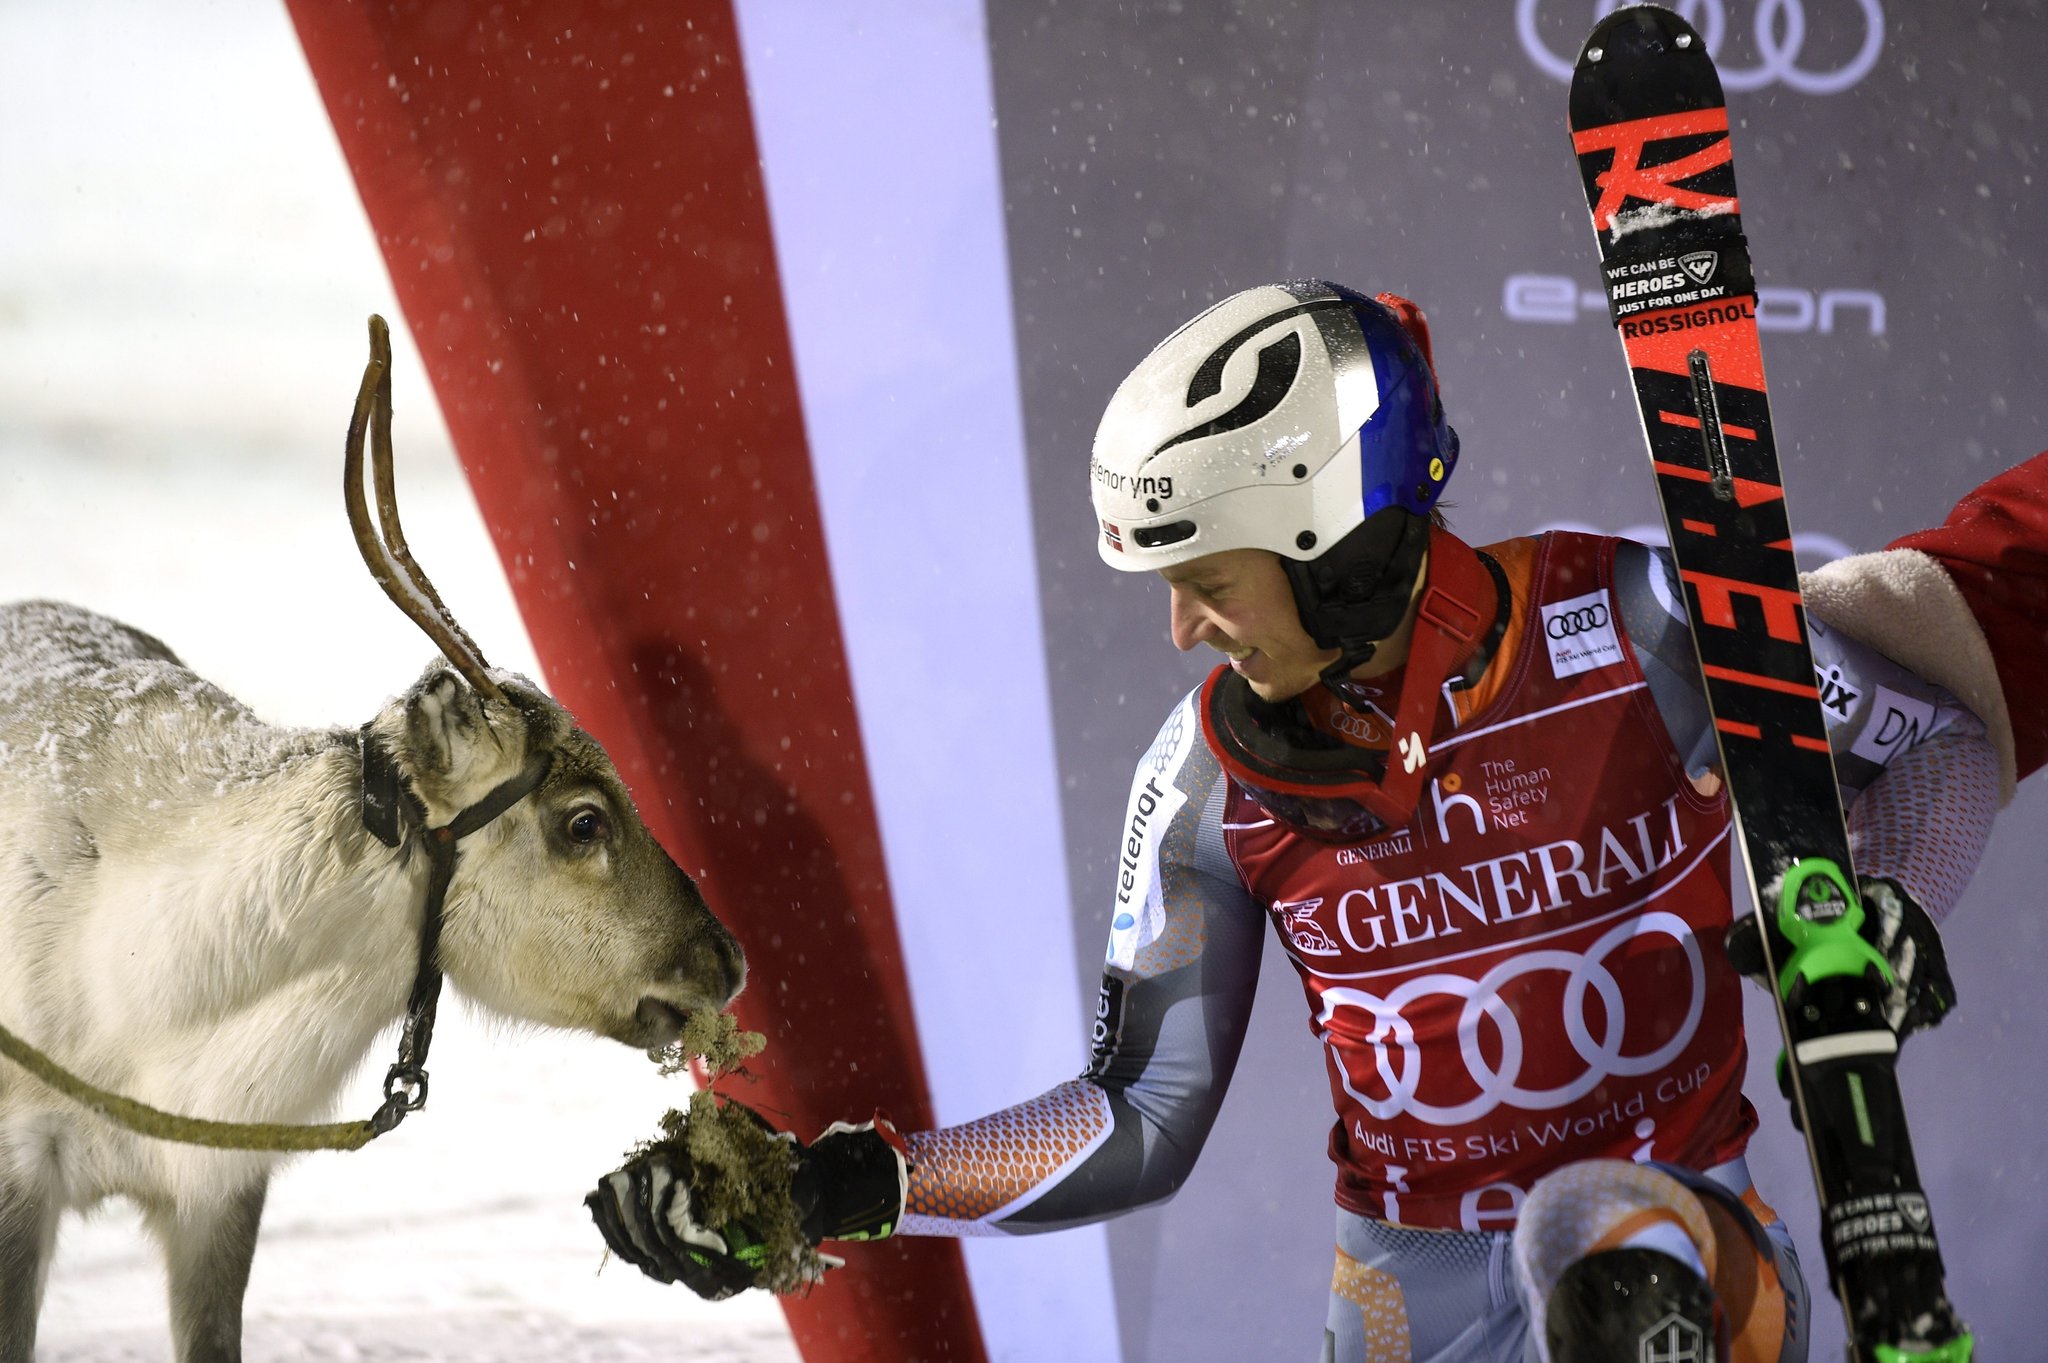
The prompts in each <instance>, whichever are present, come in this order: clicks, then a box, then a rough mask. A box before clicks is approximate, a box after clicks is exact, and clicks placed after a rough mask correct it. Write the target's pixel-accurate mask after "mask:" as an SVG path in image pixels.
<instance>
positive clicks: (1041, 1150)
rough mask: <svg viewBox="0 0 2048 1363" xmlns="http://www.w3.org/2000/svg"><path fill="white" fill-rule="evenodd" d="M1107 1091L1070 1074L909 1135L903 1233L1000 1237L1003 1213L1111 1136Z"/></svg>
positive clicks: (1027, 1198)
mask: <svg viewBox="0 0 2048 1363" xmlns="http://www.w3.org/2000/svg"><path fill="white" fill-rule="evenodd" d="M1112 1120H1113V1117H1112V1114H1111V1112H1110V1106H1109V1095H1108V1094H1106V1093H1104V1092H1103V1091H1102V1090H1101V1089H1099V1088H1097V1087H1096V1086H1095V1085H1093V1084H1091V1083H1089V1082H1087V1081H1086V1080H1083V1079H1073V1080H1069V1081H1068V1082H1066V1083H1064V1084H1061V1085H1060V1086H1059V1087H1058V1088H1056V1089H1053V1090H1052V1091H1050V1092H1048V1093H1043V1094H1040V1095H1039V1096H1038V1097H1036V1098H1033V1099H1031V1100H1030V1101H1029V1102H1024V1103H1019V1104H1018V1105H1017V1106H1015V1107H1012V1108H1005V1109H1004V1110H1003V1111H1001V1112H998V1113H996V1114H994V1115H993V1116H989V1117H982V1118H979V1119H977V1120H975V1121H971V1122H967V1123H964V1124H963V1125H960V1126H949V1127H946V1128H944V1129H942V1130H939V1131H913V1132H910V1133H908V1134H906V1135H905V1137H904V1141H905V1143H906V1144H907V1145H908V1147H909V1152H910V1155H909V1158H910V1192H909V1196H908V1197H907V1198H906V1199H905V1200H904V1208H903V1210H904V1216H903V1229H902V1232H901V1233H902V1234H904V1235H1000V1234H1002V1233H1003V1231H1002V1229H1001V1227H999V1226H997V1225H995V1224H992V1218H993V1217H995V1216H996V1215H997V1214H998V1213H1000V1212H1003V1211H1005V1210H1007V1209H1011V1208H1013V1207H1015V1206H1016V1205H1018V1204H1019V1203H1028V1202H1030V1201H1031V1200H1033V1199H1035V1198H1036V1196H1037V1195H1038V1193H1040V1192H1041V1191H1043V1190H1044V1189H1045V1188H1047V1187H1048V1186H1050V1185H1051V1184H1053V1183H1054V1182H1056V1181H1057V1180H1058V1178H1059V1176H1060V1175H1061V1174H1063V1173H1064V1172H1066V1171H1067V1170H1068V1169H1070V1168H1072V1167H1073V1166H1074V1165H1076V1164H1078V1163H1079V1162H1080V1161H1082V1160H1083V1159H1086V1158H1087V1157H1088V1155H1089V1154H1090V1153H1091V1152H1092V1151H1093V1150H1094V1149H1095V1148H1096V1147H1097V1146H1098V1145H1100V1144H1101V1143H1102V1141H1103V1140H1104V1139H1105V1138H1106V1137H1107V1136H1108V1135H1109V1130H1110V1126H1111V1123H1112Z"/></svg>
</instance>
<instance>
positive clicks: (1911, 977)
mask: <svg viewBox="0 0 2048 1363" xmlns="http://www.w3.org/2000/svg"><path fill="white" fill-rule="evenodd" d="M1856 884H1857V888H1858V891H1859V893H1860V895H1861V897H1862V900H1863V937H1864V939H1865V940H1866V941H1868V942H1869V943H1870V944H1871V945H1872V946H1874V947H1876V948H1877V949H1878V950H1879V951H1880V952H1882V953H1883V954H1884V958H1885V960H1886V962H1887V963H1889V964H1890V966H1891V968H1892V982H1891V985H1890V987H1889V988H1888V989H1887V990H1886V992H1885V998H1884V1004H1883V1008H1884V1020H1885V1022H1886V1023H1887V1024H1889V1025H1890V1027H1891V1029H1892V1030H1893V1031H1894V1032H1896V1033H1898V1035H1899V1039H1900V1040H1902V1041H1903V1040H1904V1039H1905V1038H1906V1037H1908V1036H1911V1035H1912V1034H1913V1033H1914V1032H1917V1031H1921V1030H1923V1029H1925V1028H1928V1027H1932V1026H1934V1025H1935V1024H1936V1023H1938V1022H1940V1021H1941V1020H1942V1018H1943V1017H1945V1016H1947V1014H1948V1011H1949V1010H1950V1009H1951V1008H1953V1007H1955V1003H1956V988H1955V983H1954V982H1953V981H1952V980H1950V978H1949V973H1948V955H1947V953H1945V952H1944V951H1943V950H1942V948H1941V933H1940V931H1939V930H1938V929H1936V927H1935V926H1934V920H1933V919H1931V918H1929V917H1928V916H1927V911H1926V910H1925V909H1923V908H1921V907H1920V906H1919V904H1917V903H1915V902H1914V900H1913V896H1912V895H1910V894H1907V893H1906V891H1905V889H1904V888H1903V887H1902V886H1901V885H1900V884H1899V883H1898V882H1897V881H1895V880H1889V879H1886V878H1884V877H1882V876H1859V877H1857V881H1856ZM1727 946H1728V960H1729V963H1730V964H1732V965H1733V966H1734V967H1735V968H1736V969H1737V970H1738V971H1740V972H1741V973H1742V974H1744V975H1747V976H1748V977H1749V978H1750V979H1752V980H1755V981H1756V982H1757V983H1758V984H1761V985H1762V986H1764V988H1766V989H1769V990H1771V991H1772V992H1773V993H1775V992H1776V988H1777V986H1776V982H1775V981H1772V980H1767V979H1765V978H1764V955H1763V947H1762V939H1761V938H1760V937H1759V936H1758V928H1757V916H1756V915H1755V914H1753V913H1746V914H1744V915H1743V916H1742V917H1741V918H1740V919H1738V920H1737V921H1736V922H1735V924H1734V925H1733V926H1731V927H1730V928H1729V929H1728V936H1727ZM1772 948H1773V955H1774V956H1775V957H1776V959H1777V963H1778V968H1779V969H1781V970H1782V969H1783V968H1784V965H1785V957H1786V954H1787V952H1788V950H1789V948H1788V946H1787V944H1786V943H1785V942H1784V941H1783V940H1782V939H1779V940H1776V941H1774V942H1773V943H1772Z"/></svg>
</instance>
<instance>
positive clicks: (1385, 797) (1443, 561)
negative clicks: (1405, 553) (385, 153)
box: [1323, 526, 1498, 828]
mask: <svg viewBox="0 0 2048 1363" xmlns="http://www.w3.org/2000/svg"><path fill="white" fill-rule="evenodd" d="M1497 600H1498V594H1497V592H1496V589H1495V587H1494V582H1493V578H1492V575H1491V574H1489V573H1488V572H1487V570H1486V566H1485V564H1484V563H1482V562H1481V561H1480V558H1479V555H1478V553H1477V552H1475V551H1474V550H1473V549H1472V548H1471V546H1469V545H1467V544H1466V543H1465V542H1464V541H1463V540H1460V539H1458V538H1457V537H1456V536H1454V535H1452V534H1450V533H1449V532H1448V531H1445V530H1442V529H1439V528H1437V527H1435V526H1431V527H1430V534H1429V564H1428V579H1427V585H1426V586H1425V587H1424V588H1423V592H1422V599H1421V601H1420V602H1418V603H1417V605H1416V612H1415V630H1414V633H1413V634H1412V635H1411V636H1410V638H1409V641H1408V657H1407V659H1406V661H1405V671H1404V672H1403V675H1402V678H1401V699H1400V702H1399V704H1398V705H1397V706H1396V707H1395V711H1394V737H1393V744H1392V746H1391V747H1390V748H1389V749H1388V752H1387V765H1386V771H1385V773H1384V774H1383V775H1382V776H1381V778H1380V780H1379V781H1378V783H1377V784H1372V783H1367V784H1364V785H1363V786H1362V787H1361V788H1360V790H1359V792H1358V795H1359V799H1360V800H1361V801H1362V802H1363V803H1364V805H1365V807H1366V808H1367V809H1369V810H1371V811H1372V813H1373V816H1374V817H1375V818H1378V819H1379V820H1380V821H1381V822H1383V823H1385V824H1386V825H1387V826H1388V827H1389V828H1399V827H1401V826H1402V825H1403V824H1405V823H1407V822H1408V819H1409V816H1410V815H1412V814H1413V813H1414V812H1415V806H1416V802H1417V800H1418V798H1419V797H1420V796H1421V793H1422V776H1423V770H1424V768H1425V767H1426V766H1427V765H1428V762H1429V748H1428V739H1427V737H1426V735H1428V734H1430V733H1431V732H1432V731H1433V730H1434V728H1435V720H1436V707H1437V697H1438V693H1439V692H1440V691H1442V689H1443V684H1444V683H1445V682H1446V681H1448V680H1449V679H1450V677H1451V676H1452V674H1453V673H1454V672H1456V671H1457V669H1458V668H1459V667H1461V666H1462V665H1463V664H1464V663H1465V661H1466V660H1467V659H1468V658H1470V657H1471V656H1472V651H1473V649H1474V648H1476V647H1477V646H1478V644H1479V640H1480V637H1481V635H1482V634H1484V632H1485V631H1486V628H1487V626H1488V625H1489V624H1491V623H1492V620H1493V614H1494V612H1493V609H1491V607H1493V605H1494V603H1495V602H1496V601H1497ZM1354 651H1355V650H1354V649H1352V648H1350V647H1346V648H1345V651H1344V656H1341V657H1339V658H1338V660H1337V661H1336V662H1335V663H1333V664H1331V666H1330V667H1329V668H1326V669H1324V672H1323V681H1324V683H1325V684H1326V685H1328V686H1329V687H1330V689H1331V690H1332V691H1333V692H1335V693H1336V695H1337V696H1338V698H1339V699H1341V700H1345V701H1346V703H1347V704H1348V703H1349V699H1348V698H1347V696H1346V692H1347V690H1348V689H1349V688H1350V687H1351V686H1352V685H1353V683H1352V682H1351V679H1350V675H1349V673H1350V670H1351V669H1352V668H1354V667H1356V666H1358V663H1356V662H1347V659H1348V658H1349V657H1350V655H1351V654H1352V653H1353V652H1354ZM1373 651H1374V646H1373V645H1367V646H1366V648H1365V651H1364V657H1365V658H1370V657H1371V656H1372V654H1373ZM1339 668H1342V669H1343V671H1342V673H1340V674H1339V675H1338V676H1336V677H1334V678H1333V677H1332V675H1331V674H1332V672H1333V671H1335V670H1336V669H1339Z"/></svg>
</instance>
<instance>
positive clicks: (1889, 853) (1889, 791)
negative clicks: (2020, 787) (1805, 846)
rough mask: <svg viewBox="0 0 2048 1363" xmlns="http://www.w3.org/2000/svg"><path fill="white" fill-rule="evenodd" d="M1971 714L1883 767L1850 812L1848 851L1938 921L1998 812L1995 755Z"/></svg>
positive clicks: (1861, 867) (1958, 892)
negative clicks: (1900, 886)
mask: <svg viewBox="0 0 2048 1363" xmlns="http://www.w3.org/2000/svg"><path fill="white" fill-rule="evenodd" d="M1981 728H1982V725H1981V724H1980V723H1979V722H1978V720H1977V718H1976V717H1975V716H1974V715H1972V716H1969V717H1968V718H1967V720H1966V721H1963V720H1959V721H1958V723H1956V724H1955V725H1952V726H1951V727H1950V729H1949V730H1948V731H1946V732H1944V733H1941V734H1937V735H1936V736H1935V737H1933V738H1931V739H1929V740H1927V741H1926V742H1924V743H1919V744H1915V745H1914V746H1913V747H1910V748H1907V749H1906V750H1905V751H1904V752H1902V753H1900V754H1899V755H1898V756H1896V757H1894V758H1893V759H1892V760H1891V761H1890V762H1889V763H1887V764H1886V766H1885V769H1884V774H1883V775H1881V776H1879V777H1878V778H1877V779H1876V780H1875V781H1872V782H1871V783H1870V785H1869V786H1868V787H1866V788H1865V789H1864V791H1863V793H1862V794H1861V795H1859V796H1857V797H1856V800H1855V802H1854V803H1852V804H1851V805H1850V806H1849V852H1850V855H1851V856H1852V857H1854V859H1855V862H1856V869H1857V871H1859V872H1860V873H1862V874H1864V875H1878V876H1890V877H1891V878H1892V879H1894V880H1896V881H1898V882H1899V883H1900V884H1901V885H1903V886H1905V887H1906V892H1907V893H1908V894H1910V895H1912V896H1913V898H1914V899H1915V900H1917V901H1918V902H1919V905H1920V907H1921V908H1923V909H1925V910H1927V916H1928V917H1929V918H1932V919H1933V920H1934V921H1935V922H1937V923H1939V922H1940V921H1941V920H1942V919H1944V918H1946V917H1947V916H1948V911H1949V910H1950V909H1951V908H1953V907H1954V906H1955V903H1956V901H1957V900H1959V899H1961V898H1962V897H1963V890H1964V888H1965V887H1966V886H1968V885H1969V883H1970V877H1971V876H1972V875H1974V874H1975V873H1976V870H1977V860H1978V858H1979V857H1981V856H1982V855H1983V854H1984V845H1985V843H1987V842H1988V841H1990V837H1991V821H1992V819H1993V817H1994V816H1996V814H1997V813H1998V793H1999V786H1998V780H1999V777H1998V753H1997V750H1996V749H1994V748H1993V747H1992V746H1991V743H1990V741H1989V740H1988V739H1986V738H1984V737H1983V736H1982V735H1981V732H1980V730H1981Z"/></svg>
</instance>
